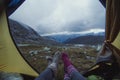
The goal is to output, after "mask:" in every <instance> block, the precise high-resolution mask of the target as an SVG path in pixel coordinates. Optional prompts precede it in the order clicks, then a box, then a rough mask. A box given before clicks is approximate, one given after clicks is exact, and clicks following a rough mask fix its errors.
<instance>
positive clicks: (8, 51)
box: [0, 0, 38, 76]
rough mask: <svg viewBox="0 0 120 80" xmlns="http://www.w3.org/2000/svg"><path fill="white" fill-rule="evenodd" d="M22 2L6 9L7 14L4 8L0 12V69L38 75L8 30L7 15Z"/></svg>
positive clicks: (22, 0)
mask: <svg viewBox="0 0 120 80" xmlns="http://www.w3.org/2000/svg"><path fill="white" fill-rule="evenodd" d="M13 2H14V0H13ZM23 2H24V0H21V1H19V2H18V3H17V5H15V6H12V7H10V8H9V9H7V10H8V12H9V13H7V15H6V11H5V10H3V11H2V12H1V13H0V14H1V15H0V36H1V38H0V71H5V72H16V73H21V74H27V75H30V76H38V72H36V71H35V70H34V69H33V68H32V67H31V66H30V65H29V64H28V63H27V61H25V59H24V58H23V57H22V55H21V54H20V52H19V51H18V49H17V47H16V45H15V43H14V41H13V39H12V36H11V33H10V31H9V26H8V20H7V17H8V16H9V15H10V14H12V13H13V12H14V11H15V10H16V9H17V8H18V7H19V6H20V5H21V4H22V3H23Z"/></svg>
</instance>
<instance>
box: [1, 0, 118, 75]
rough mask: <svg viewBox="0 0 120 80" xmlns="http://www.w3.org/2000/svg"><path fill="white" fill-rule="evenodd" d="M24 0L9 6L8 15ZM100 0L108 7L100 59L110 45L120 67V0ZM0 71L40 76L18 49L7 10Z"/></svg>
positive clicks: (2, 18)
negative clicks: (10, 27) (10, 29)
mask: <svg viewBox="0 0 120 80" xmlns="http://www.w3.org/2000/svg"><path fill="white" fill-rule="evenodd" d="M18 1H19V0H18ZM23 2H24V1H23V0H21V1H19V2H18V4H17V5H16V6H13V7H12V8H9V13H8V15H10V14H11V13H13V12H14V11H15V10H16V9H17V8H18V7H19V6H20V5H21V4H22V3H23ZM100 2H101V3H102V4H103V5H104V7H106V32H105V42H104V44H105V45H104V46H103V48H102V49H101V53H100V54H99V56H98V59H99V57H100V56H104V55H105V54H106V47H109V48H110V50H111V52H112V55H113V56H114V57H115V59H116V61H117V64H119V68H120V27H119V26H120V22H119V21H120V0H100ZM0 71H5V72H17V73H22V74H26V75H30V76H38V73H37V72H36V71H35V70H34V69H33V68H32V67H31V66H30V65H29V63H27V62H26V60H25V59H24V58H23V57H22V55H21V54H20V52H19V51H18V49H17V47H16V45H15V43H14V41H13V39H12V36H11V33H10V31H9V26H8V20H7V16H6V11H5V10H3V11H2V12H0Z"/></svg>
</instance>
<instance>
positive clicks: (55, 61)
mask: <svg viewBox="0 0 120 80" xmlns="http://www.w3.org/2000/svg"><path fill="white" fill-rule="evenodd" d="M60 56H61V53H60V52H59V51H57V52H55V54H54V56H53V60H52V63H51V64H50V65H49V66H48V68H50V69H52V70H53V71H54V72H56V71H57V67H58V62H59V59H60Z"/></svg>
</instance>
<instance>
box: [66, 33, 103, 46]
mask: <svg viewBox="0 0 120 80" xmlns="http://www.w3.org/2000/svg"><path fill="white" fill-rule="evenodd" d="M103 42H104V36H94V35H86V36H80V37H77V38H74V39H68V40H66V41H65V42H64V43H65V44H86V45H97V44H102V43H103Z"/></svg>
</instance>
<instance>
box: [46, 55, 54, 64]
mask: <svg viewBox="0 0 120 80" xmlns="http://www.w3.org/2000/svg"><path fill="white" fill-rule="evenodd" d="M45 58H46V60H47V61H48V66H49V65H50V64H51V63H52V60H53V59H52V57H51V56H46V57H45Z"/></svg>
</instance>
